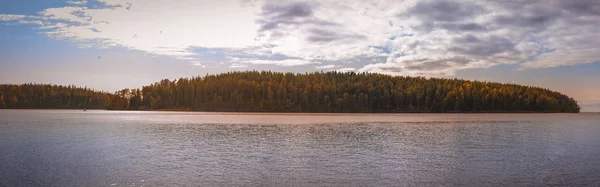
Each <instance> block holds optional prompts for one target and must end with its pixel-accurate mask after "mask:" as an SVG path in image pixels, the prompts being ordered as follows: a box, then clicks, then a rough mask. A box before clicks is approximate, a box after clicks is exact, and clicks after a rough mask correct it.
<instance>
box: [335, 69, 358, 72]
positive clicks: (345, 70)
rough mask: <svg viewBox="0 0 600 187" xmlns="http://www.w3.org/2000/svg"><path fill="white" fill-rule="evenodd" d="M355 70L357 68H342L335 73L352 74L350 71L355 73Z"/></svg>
mask: <svg viewBox="0 0 600 187" xmlns="http://www.w3.org/2000/svg"><path fill="white" fill-rule="evenodd" d="M355 70H356V68H340V69H337V70H335V71H337V72H350V71H355Z"/></svg>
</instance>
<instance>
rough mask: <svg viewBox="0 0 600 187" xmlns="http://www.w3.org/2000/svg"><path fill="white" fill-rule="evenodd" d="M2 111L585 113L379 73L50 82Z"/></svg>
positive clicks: (518, 89) (520, 90)
mask: <svg viewBox="0 0 600 187" xmlns="http://www.w3.org/2000/svg"><path fill="white" fill-rule="evenodd" d="M0 108H5V109H83V108H87V109H109V110H181V111H215V112H332V113H335V112H366V113H369V112H374V113H401V112H435V113H444V112H579V110H580V108H579V106H578V105H577V102H576V101H575V100H574V99H573V98H570V97H568V96H566V95H564V94H561V93H558V92H555V91H551V90H548V89H544V88H539V87H529V86H521V85H515V84H500V83H491V82H480V81H468V80H459V79H442V78H424V77H402V76H389V75H382V74H376V73H354V72H345V73H342V72H325V73H323V72H314V73H304V74H294V73H279V72H270V71H269V72H267V71H262V72H259V71H246V72H230V73H222V74H217V75H206V76H203V77H201V76H198V77H192V78H180V79H178V80H168V79H164V80H162V81H160V82H157V83H154V84H151V85H148V86H144V87H142V88H141V89H123V90H120V91H117V92H115V93H107V92H102V91H95V90H92V89H89V88H80V87H76V86H58V85H48V84H22V85H7V84H5V85H0Z"/></svg>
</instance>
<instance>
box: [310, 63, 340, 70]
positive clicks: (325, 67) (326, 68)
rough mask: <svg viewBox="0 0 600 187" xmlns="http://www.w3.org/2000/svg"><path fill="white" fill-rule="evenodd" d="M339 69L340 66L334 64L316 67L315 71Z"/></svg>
mask: <svg viewBox="0 0 600 187" xmlns="http://www.w3.org/2000/svg"><path fill="white" fill-rule="evenodd" d="M338 67H340V66H338V65H334V64H328V65H322V66H315V69H323V70H328V69H333V68H338Z"/></svg>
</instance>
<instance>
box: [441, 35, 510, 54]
mask: <svg viewBox="0 0 600 187" xmlns="http://www.w3.org/2000/svg"><path fill="white" fill-rule="evenodd" d="M454 45H455V46H454V47H451V48H450V51H453V52H457V53H459V54H464V55H468V56H480V57H489V56H493V55H496V54H500V53H504V52H515V51H516V49H515V44H514V43H513V42H512V41H510V40H508V39H506V38H502V37H498V36H492V37H488V38H483V39H482V38H478V37H476V36H474V35H466V36H463V37H459V38H455V39H454Z"/></svg>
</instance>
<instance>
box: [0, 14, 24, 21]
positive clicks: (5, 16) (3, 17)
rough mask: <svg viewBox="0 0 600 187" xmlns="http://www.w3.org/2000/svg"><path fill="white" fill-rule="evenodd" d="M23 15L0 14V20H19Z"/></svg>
mask: <svg viewBox="0 0 600 187" xmlns="http://www.w3.org/2000/svg"><path fill="white" fill-rule="evenodd" d="M25 17H26V16H25V15H16V14H0V21H15V20H21V19H23V18H25Z"/></svg>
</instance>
